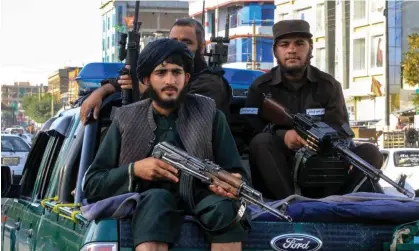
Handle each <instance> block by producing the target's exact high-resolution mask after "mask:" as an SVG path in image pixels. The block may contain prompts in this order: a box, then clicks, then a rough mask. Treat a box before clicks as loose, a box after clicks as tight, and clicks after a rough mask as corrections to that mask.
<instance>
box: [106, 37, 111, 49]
mask: <svg viewBox="0 0 419 251" xmlns="http://www.w3.org/2000/svg"><path fill="white" fill-rule="evenodd" d="M110 44H111V43H109V37H108V46H107V47H108V49H109V47H110Z"/></svg>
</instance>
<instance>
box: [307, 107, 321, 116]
mask: <svg viewBox="0 0 419 251" xmlns="http://www.w3.org/2000/svg"><path fill="white" fill-rule="evenodd" d="M306 114H307V115H310V116H321V115H324V108H316V109H307V110H306Z"/></svg>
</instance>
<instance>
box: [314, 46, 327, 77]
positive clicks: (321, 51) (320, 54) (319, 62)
mask: <svg viewBox="0 0 419 251" xmlns="http://www.w3.org/2000/svg"><path fill="white" fill-rule="evenodd" d="M316 67H317V68H319V69H320V70H321V71H325V72H327V71H326V48H324V47H323V48H316Z"/></svg>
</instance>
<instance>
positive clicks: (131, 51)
mask: <svg viewBox="0 0 419 251" xmlns="http://www.w3.org/2000/svg"><path fill="white" fill-rule="evenodd" d="M139 9H140V1H135V14H134V21H133V24H132V25H133V28H132V30H131V31H129V32H128V34H126V33H121V40H120V41H119V60H121V61H123V60H124V59H125V58H126V60H125V64H126V65H129V66H131V69H130V70H128V69H126V68H125V67H124V68H123V69H121V70H120V74H121V75H125V74H130V75H131V79H132V90H130V89H122V105H127V104H130V103H132V102H136V101H138V100H139V99H140V90H139V87H138V79H137V61H138V55H139V51H140V33H139V29H140V27H141V24H142V23H141V22H139V21H138V13H139ZM127 26H128V24H127ZM127 38H128V53H127V50H126V45H127Z"/></svg>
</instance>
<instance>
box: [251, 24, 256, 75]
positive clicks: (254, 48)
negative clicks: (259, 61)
mask: <svg viewBox="0 0 419 251" xmlns="http://www.w3.org/2000/svg"><path fill="white" fill-rule="evenodd" d="M252 70H256V21H255V20H253V21H252Z"/></svg>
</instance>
